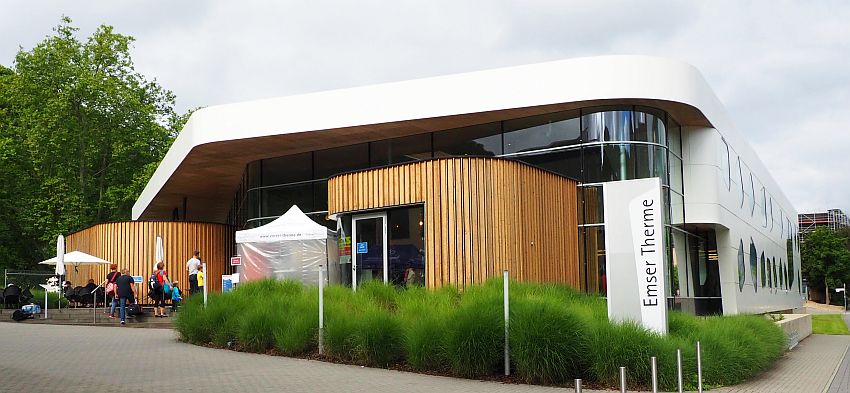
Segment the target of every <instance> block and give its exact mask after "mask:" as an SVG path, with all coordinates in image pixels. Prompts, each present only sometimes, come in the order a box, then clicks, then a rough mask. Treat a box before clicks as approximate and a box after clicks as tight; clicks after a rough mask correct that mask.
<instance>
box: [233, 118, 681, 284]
mask: <svg viewBox="0 0 850 393" xmlns="http://www.w3.org/2000/svg"><path fill="white" fill-rule="evenodd" d="M681 140H682V138H681V129H680V126H679V125H678V123H676V121H675V120H674V119H672V118H671V117H670V116H668V115H667V114H666V113H665V112H664V111H662V110H659V109H655V108H649V107H641V106H606V107H592V108H584V109H581V110H572V111H563V112H556V113H549V114H544V115H537V116H531V117H524V118H517V119H508V120H504V121H500V122H493V123H485V124H479V125H474V126H469V127H463V128H456V129H449V130H443V131H437V132H429V133H421V134H416V135H410V136H404V137H399V138H393V139H385V140H378V141H371V142H366V143H356V144H350V145H346V146H341V147H334V148H331V149H325V150H317V151H313V152H306V153H300V154H295V155H289V156H284V157H277V158H271V159H265V160H260V161H255V162H252V163H250V164H249V165H248V167H247V168H246V172H245V173H246V175H245V176H244V178H245V179H246V180H245V181H246V182H247V187H242V188H241V189H244V190H245V191H244V194H245V195H240V196H238V197H237V198H236V200H237V201H242V202H241V205H239V206H234V209H242V210H240V211H239V213H241V214H231V216H233V217H244V218H242V219H241V222H234V223H233V224H235V225H236V226H237V227H239V228H240V229H241V228H251V227H256V226H260V225H263V224H266V223H268V222H270V221H272V220H274V219H275V218H276V217H278V216H280V215H281V214H283V213H284V212H285V211H286V210H287V209H289V207H290V206H292V205H293V204H297V205H298V207H299V208H301V210H302V211H304V212H305V213H307V214H308V215H309V216H310V217H311V218H313V219H314V220H316V221H317V222H319V223H322V224H325V225H328V226H329V227H331V228H336V225H337V224H336V222H330V221H327V220H326V219H325V218H326V216H327V194H328V191H327V179H328V178H329V177H331V176H333V175H335V174H339V173H344V172H350V171H355V170H360V169H366V168H374V167H380V166H386V165H393V164H398V163H403V162H409V161H415V160H422V159H430V158H434V157H448V156H500V157H507V158H513V159H516V160H519V161H523V162H525V163H528V164H530V165H534V166H537V167H540V168H543V169H546V170H549V171H552V172H555V173H558V174H561V175H564V176H567V177H570V178H573V179H576V180H578V181H579V182H580V183H581V187H580V189H579V198H578V203H579V206H578V210H579V211H578V218H579V226H580V228H579V244H580V247H579V248H580V250H579V251H580V255H579V259H580V261H581V266H580V271H581V273H582V276H583V279H582V282H581V287H582V289H583V290H586V291H589V292H600V293H604V292H605V271H604V268H605V242H604V236H605V234H604V229H603V226H604V215H603V201H602V188H601V183H603V182H607V181H614V180H629V179H640V178H651V177H658V178H660V179H661V181H662V184H663V187H664V200H665V201H666V206H665V223H666V225H668V226H670V225H676V224H680V223H683V222H684V188H683V182H682V146H681ZM390 241H391V242H392V240H390ZM674 262H675V261H674V260H673V258H669V259H668V263H669V264H670V271H673V270H674V269H676V268H677V267H681V266H674ZM688 268H689V267H688ZM672 276H673V275H672V274H671V275H670V277H668V281H675V280H678V278H676V279H675V280H674V279H673V278H671V277H672ZM394 281H395V279H394ZM670 284H672V283H670V282H668V288H672V286H671V285H670ZM675 293H676V292H675V291H674V292H671V293H669V294H668V296H676V295H675Z"/></svg>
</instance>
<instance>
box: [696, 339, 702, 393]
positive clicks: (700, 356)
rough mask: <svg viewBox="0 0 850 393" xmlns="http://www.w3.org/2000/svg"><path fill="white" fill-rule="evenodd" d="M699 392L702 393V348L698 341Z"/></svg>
mask: <svg viewBox="0 0 850 393" xmlns="http://www.w3.org/2000/svg"><path fill="white" fill-rule="evenodd" d="M697 392H699V393H702V347H700V344H699V341H697Z"/></svg>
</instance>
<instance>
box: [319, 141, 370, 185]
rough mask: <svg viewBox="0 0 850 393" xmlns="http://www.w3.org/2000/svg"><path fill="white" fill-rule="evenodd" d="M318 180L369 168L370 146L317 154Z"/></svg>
mask: <svg viewBox="0 0 850 393" xmlns="http://www.w3.org/2000/svg"><path fill="white" fill-rule="evenodd" d="M314 165H315V166H316V174H315V178H316V179H326V178H328V177H331V176H333V175H337V174H340V173H345V172H351V171H356V170H358V169H366V168H368V167H369V144H368V143H361V144H357V145H348V146H342V147H337V148H333V149H326V150H318V151H316V153H315V161H314Z"/></svg>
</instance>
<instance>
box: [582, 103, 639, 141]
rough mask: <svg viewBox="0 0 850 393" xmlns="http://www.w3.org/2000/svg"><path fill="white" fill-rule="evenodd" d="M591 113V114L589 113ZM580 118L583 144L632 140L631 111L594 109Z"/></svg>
mask: <svg viewBox="0 0 850 393" xmlns="http://www.w3.org/2000/svg"><path fill="white" fill-rule="evenodd" d="M591 111H592V112H591ZM588 112H590V113H587V114H583V115H582V117H581V127H582V140H583V141H584V142H608V141H615V142H619V141H630V140H631V138H632V125H633V122H632V111H631V109H628V110H614V109H611V108H595V109H591V110H589V111H588Z"/></svg>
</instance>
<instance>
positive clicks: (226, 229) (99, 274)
mask: <svg viewBox="0 0 850 393" xmlns="http://www.w3.org/2000/svg"><path fill="white" fill-rule="evenodd" d="M157 235H159V236H161V237H162V240H163V245H164V247H163V249H164V251H165V259H164V262H165V266H166V270H167V271H168V275H169V277H170V278H171V280H176V281H179V282H180V289H181V290H182V291H183V292H186V293H188V290H189V272H188V271H187V270H186V261H188V260H189V258H191V257H192V254H193V252H194V251H195V250H198V251H200V252H201V261H202V262H206V264H207V269H209V272H207V277H208V279H207V280H206V285H208V286H209V290H210V291H220V290H221V276H222V274H231V273H232V268H231V267H230V256H232V255H235V252H236V250H235V244H234V239H235V230H234V228H233V227H231V226H228V225H222V224H214V223H201V222H165V221H122V222H109V223H103V224H97V225H94V226H91V227H89V228H86V229H83V230H81V231H78V232H75V233H72V234H70V235H68V236H67V237H66V238H65V249H66V250H67V252H71V251H82V252H85V253H87V254H90V255H94V256H96V257H98V258H101V259H105V260H107V261H110V262H113V263H117V264H118V269H119V270H120V269H123V268H127V269H129V270H130V274H132V275H134V276H142V277H143V278H144V282H143V283H142V284H140V285H138V286H137V289H138V290H139V291H140V294H141V296H142V298H141V299H142V301H143V302H148V301H149V300H148V298H147V295H148V288H147V279H148V277H150V275H151V274H153V270H154V263H155V262H156V258H155V255H156V237H157ZM66 270H67V272H68V273H67V276H66V277H67V278H66V279H67V280H70V281H71V282H72V283H73V285H75V286H76V285H85V284H86V282H87V281H88V280H89V278H92V279H94V280H95V282H96V283H98V284H99V283H100V282H101V281H103V280H104V279H105V277H106V274H107V273H109V267H108V266H80V267H79V268H77V269H74V267H73V266H71V265H68V266H66Z"/></svg>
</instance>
